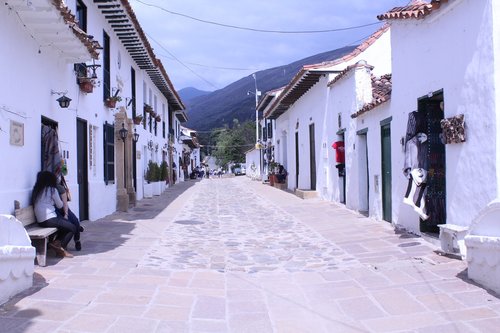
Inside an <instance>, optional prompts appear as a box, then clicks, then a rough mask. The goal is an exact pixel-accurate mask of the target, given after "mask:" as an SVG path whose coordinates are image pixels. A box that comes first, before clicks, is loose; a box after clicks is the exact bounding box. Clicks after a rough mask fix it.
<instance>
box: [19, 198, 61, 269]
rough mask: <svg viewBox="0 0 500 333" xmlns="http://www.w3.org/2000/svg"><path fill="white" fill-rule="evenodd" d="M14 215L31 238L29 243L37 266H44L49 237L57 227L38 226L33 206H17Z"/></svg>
mask: <svg viewBox="0 0 500 333" xmlns="http://www.w3.org/2000/svg"><path fill="white" fill-rule="evenodd" d="M14 216H15V217H16V218H17V219H18V220H19V221H21V223H22V224H23V226H24V228H25V229H26V232H27V233H28V236H29V237H30V239H31V244H32V245H33V246H34V247H35V249H36V262H37V263H38V265H39V266H45V265H46V263H47V245H48V243H49V237H50V236H51V235H53V234H55V233H56V232H57V228H42V227H40V226H38V223H37V222H36V218H35V212H34V211H33V206H28V207H25V208H17V209H16V210H15V211H14Z"/></svg>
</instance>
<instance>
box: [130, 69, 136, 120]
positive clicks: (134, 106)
mask: <svg viewBox="0 0 500 333" xmlns="http://www.w3.org/2000/svg"><path fill="white" fill-rule="evenodd" d="M130 81H131V85H130V88H131V94H132V97H131V98H132V100H131V101H132V118H135V116H137V104H136V102H135V100H136V98H137V96H136V93H135V91H136V87H135V70H134V68H133V67H130ZM129 104H130V102H129Z"/></svg>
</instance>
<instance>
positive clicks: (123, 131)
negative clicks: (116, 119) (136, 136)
mask: <svg viewBox="0 0 500 333" xmlns="http://www.w3.org/2000/svg"><path fill="white" fill-rule="evenodd" d="M118 132H119V133H120V138H121V139H122V141H123V187H124V188H127V149H126V147H125V140H126V139H127V135H128V130H127V129H126V128H125V124H124V123H122V128H121V129H120V130H119V131H118Z"/></svg>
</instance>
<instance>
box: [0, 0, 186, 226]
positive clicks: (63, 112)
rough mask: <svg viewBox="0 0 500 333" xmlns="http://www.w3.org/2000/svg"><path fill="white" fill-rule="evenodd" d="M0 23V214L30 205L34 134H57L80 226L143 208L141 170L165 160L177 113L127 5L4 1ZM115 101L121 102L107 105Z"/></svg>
mask: <svg viewBox="0 0 500 333" xmlns="http://www.w3.org/2000/svg"><path fill="white" fill-rule="evenodd" d="M71 13H75V15H76V17H75V16H73V15H72V14H71ZM0 22H2V28H3V29H0V41H1V43H2V45H15V48H13V49H12V52H3V53H2V61H1V62H0V71H1V73H2V74H3V77H4V78H6V79H4V80H3V81H2V83H0V85H1V89H2V91H3V95H2V96H3V98H2V101H1V102H0V115H1V117H0V128H1V131H0V150H1V151H2V152H3V154H4V156H9V159H8V160H6V161H5V162H4V163H2V166H1V169H2V172H1V175H2V176H0V177H1V179H0V184H1V190H0V212H3V213H12V212H13V209H14V206H13V202H14V200H18V201H20V202H21V206H23V207H24V206H27V205H29V204H30V193H31V189H32V187H33V184H34V182H35V178H36V174H37V172H38V171H40V168H41V164H42V163H41V161H42V149H41V147H42V143H41V139H40V138H41V136H42V128H45V129H47V128H53V129H56V131H57V134H58V143H57V144H56V145H55V147H56V148H58V150H59V151H60V155H61V157H62V158H63V162H64V163H65V165H66V167H67V172H68V173H67V176H66V180H67V181H68V183H69V187H70V189H71V191H72V201H71V203H70V207H71V209H72V210H73V211H74V212H75V213H76V214H77V216H79V217H80V219H82V220H86V219H90V220H95V219H98V218H100V217H102V216H105V215H107V214H109V213H112V212H114V211H115V210H116V209H117V208H120V207H121V208H122V209H126V208H127V207H128V202H129V201H132V202H133V201H134V200H135V199H136V198H142V184H143V175H144V171H145V166H146V165H147V162H148V161H149V160H156V161H160V160H161V159H162V158H165V157H164V156H162V152H161V149H156V147H160V148H161V147H162V146H163V145H164V144H166V143H168V136H167V134H168V131H169V128H171V126H172V123H171V122H169V119H172V114H173V113H174V112H176V111H182V110H183V109H184V106H183V104H182V102H181V100H180V98H179V96H178V95H177V92H176V91H175V89H174V87H173V85H172V83H171V82H170V80H169V78H168V75H167V73H166V71H165V69H164V67H163V65H162V64H161V62H160V61H159V60H158V59H157V58H156V57H155V55H154V53H153V50H152V48H151V46H150V45H149V43H148V41H147V39H146V37H145V34H144V32H143V31H142V29H141V27H140V25H139V23H138V21H137V19H136V17H135V14H134V13H133V11H132V9H131V7H130V5H129V3H128V1H126V0H120V1H119V0H113V1H106V2H92V1H83V0H68V1H66V4H65V3H63V2H62V1H61V0H57V1H49V0H32V1H19V0H12V1H10V0H9V1H6V2H5V5H3V6H2V7H1V8H0ZM51 92H52V93H55V94H52V93H51ZM63 95H64V96H67V97H69V98H70V99H71V102H70V105H69V107H68V108H61V107H60V106H59V104H58V102H57V101H56V100H57V99H58V98H60V97H62V96H63ZM113 96H119V97H120V98H121V100H120V101H118V102H117V104H116V106H115V107H110V106H109V105H108V106H107V105H105V103H106V100H107V99H109V97H113ZM146 104H147V105H149V106H150V107H151V108H152V112H154V113H155V114H154V116H155V117H156V118H157V119H156V120H157V121H155V120H154V119H153V118H152V116H153V114H152V113H147V114H146V107H143V106H144V105H146ZM149 110H150V109H148V111H149ZM136 115H143V117H144V119H143V123H142V125H135V126H134V122H133V118H134V117H135V116H136ZM122 124H123V128H124V129H126V130H127V131H128V133H127V134H128V135H127V137H126V139H125V141H122V140H121V139H120V136H119V130H120V129H121V128H122ZM44 126H47V127H44ZM135 132H136V133H137V134H139V138H138V142H137V143H135V142H134V140H133V134H134V133H135ZM105 147H106V148H105ZM124 148H125V150H124ZM125 205H126V206H125Z"/></svg>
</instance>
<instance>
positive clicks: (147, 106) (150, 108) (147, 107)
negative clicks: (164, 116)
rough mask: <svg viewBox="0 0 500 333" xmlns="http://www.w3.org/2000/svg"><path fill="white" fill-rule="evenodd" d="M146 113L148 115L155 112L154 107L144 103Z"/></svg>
mask: <svg viewBox="0 0 500 333" xmlns="http://www.w3.org/2000/svg"><path fill="white" fill-rule="evenodd" d="M144 112H146V113H152V112H153V107H152V106H151V105H148V104H146V103H144Z"/></svg>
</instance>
